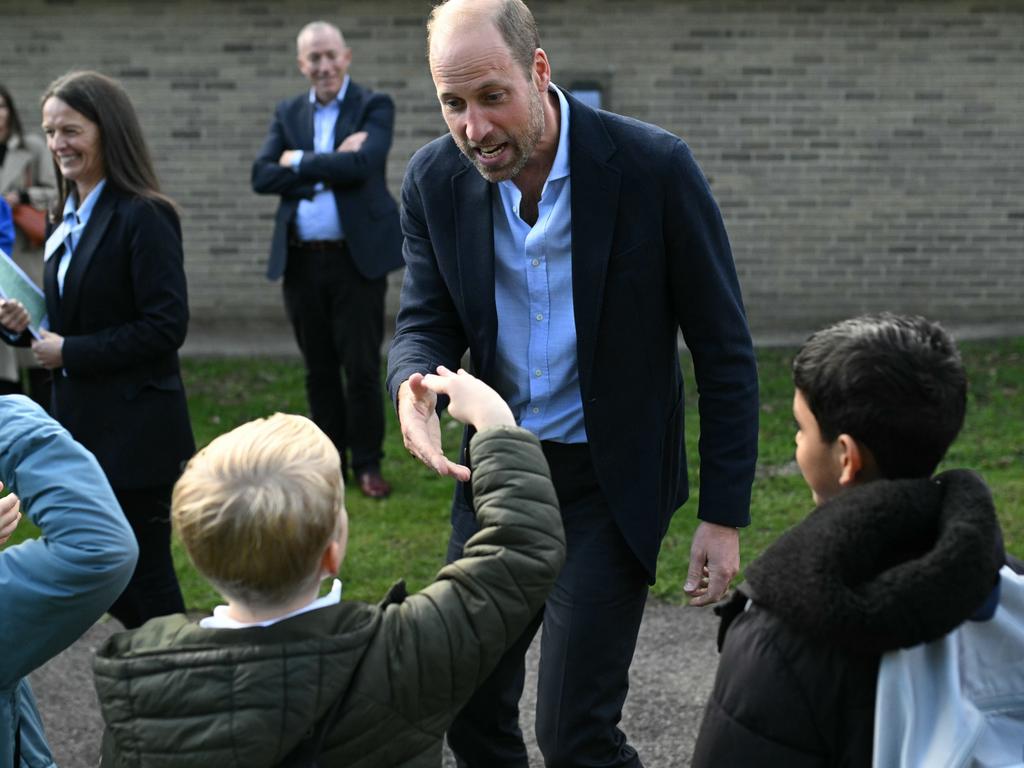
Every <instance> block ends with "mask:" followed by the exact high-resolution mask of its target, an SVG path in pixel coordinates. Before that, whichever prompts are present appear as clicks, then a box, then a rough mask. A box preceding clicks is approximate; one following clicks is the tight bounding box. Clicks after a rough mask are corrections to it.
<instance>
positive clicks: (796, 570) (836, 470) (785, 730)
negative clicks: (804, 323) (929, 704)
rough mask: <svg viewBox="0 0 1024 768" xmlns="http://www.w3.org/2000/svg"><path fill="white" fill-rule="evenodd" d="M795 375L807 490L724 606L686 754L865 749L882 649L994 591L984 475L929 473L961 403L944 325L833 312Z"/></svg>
mask: <svg viewBox="0 0 1024 768" xmlns="http://www.w3.org/2000/svg"><path fill="white" fill-rule="evenodd" d="M793 379H794V383H795V386H796V392H795V395H794V398H793V415H794V417H795V419H796V422H797V433H796V460H797V463H798V464H799V466H800V471H801V472H802V473H803V476H804V479H805V480H806V481H807V484H808V485H809V486H810V488H811V493H812V495H813V497H814V502H815V504H816V505H818V506H817V509H816V510H815V511H814V513H813V514H811V515H810V516H809V517H808V518H807V519H805V520H804V521H803V522H801V523H800V524H798V525H797V526H795V527H794V528H793V529H791V530H790V531H788V532H787V533H786V534H784V535H783V536H782V537H780V538H779V540H778V541H776V542H775V543H774V544H773V545H772V546H771V547H769V548H768V549H767V550H766V551H765V552H764V554H762V555H761V557H759V558H758V559H757V560H755V561H754V562H753V563H752V564H751V565H750V566H749V567H748V568H747V571H746V579H747V581H746V583H745V584H744V585H743V586H741V587H740V589H739V590H737V593H736V595H735V596H734V597H733V600H732V602H731V603H729V604H727V605H726V606H724V607H723V608H722V609H719V613H720V614H721V615H722V626H721V629H720V630H719V648H720V650H721V652H722V656H721V662H720V665H719V671H718V675H717V677H716V680H715V685H714V690H713V692H712V695H711V698H710V700H709V701H708V704H707V709H706V710H705V714H704V721H703V723H702V725H701V731H700V735H699V736H698V739H697V746H696V750H695V754H694V758H693V765H694V766H710V765H714V766H747V765H757V766H785V767H786V768H802V767H803V766H826V765H828V766H860V765H864V766H867V765H871V763H872V739H873V733H874V722H875V714H876V712H875V709H876V708H875V691H876V682H877V679H878V672H879V663H880V659H881V657H882V654H884V653H886V652H888V651H893V650H896V649H899V648H909V647H912V646H919V645H920V644H922V643H928V642H931V641H934V640H936V639H938V638H941V637H943V636H945V635H946V634H947V633H949V632H951V631H952V630H954V629H955V628H956V627H958V626H959V625H961V624H963V623H964V622H965V621H967V620H968V619H972V618H973V619H984V618H988V617H989V616H991V614H992V612H993V611H994V602H995V601H997V600H998V591H997V589H996V587H997V585H998V583H999V575H998V574H999V570H1000V567H1001V566H1002V565H1003V563H1004V560H1005V555H1004V552H1003V543H1002V537H1001V534H1000V530H999V525H998V522H997V520H996V515H995V510H994V508H993V505H992V499H991V496H990V495H989V492H988V489H987V488H986V486H985V484H984V483H983V482H982V481H981V479H980V478H979V477H978V476H977V475H975V474H973V473H971V472H968V471H964V470H954V471H950V472H944V473H942V474H940V475H938V476H936V477H934V478H932V477H931V475H932V473H933V472H934V471H935V468H936V466H937V465H938V463H939V461H940V460H941V459H942V457H943V456H944V455H945V453H946V449H947V448H948V447H949V445H950V444H951V443H952V442H953V440H954V438H955V437H956V435H957V433H958V432H959V431H960V428H961V426H962V424H963V419H964V413H965V409H966V401H967V378H966V375H965V372H964V369H963V365H962V363H961V361H960V356H959V354H958V352H957V349H956V346H955V345H954V343H953V341H952V339H951V338H950V337H949V336H948V334H946V332H945V331H943V330H942V328H940V327H939V326H938V325H936V324H934V323H931V322H929V321H927V320H925V319H923V318H920V317H902V316H896V315H890V314H883V315H877V316H869V317H859V318H856V319H852V320H846V321H844V322H840V323H837V324H835V325H833V326H831V327H828V328H826V329H824V330H821V331H819V332H818V333H816V334H814V335H813V336H811V338H810V339H809V340H808V341H807V342H806V343H805V344H804V346H803V348H802V349H801V350H800V352H799V353H798V354H797V356H796V359H795V360H794V361H793ZM994 592H995V601H993V600H992V597H993V593H994Z"/></svg>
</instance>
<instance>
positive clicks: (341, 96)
mask: <svg viewBox="0 0 1024 768" xmlns="http://www.w3.org/2000/svg"><path fill="white" fill-rule="evenodd" d="M348 83H349V76H348V75H345V79H344V80H342V81H341V88H339V89H338V95H337V96H335V97H334V101H335V102H336V103H337V104H339V105H340V104H341V102H343V101H344V100H345V94H346V93H347V92H348ZM309 103H310V104H312V105H313V106H314V107H319V108H320V109H323V108H324V107H329V106H331V104H321V103H320V102H319V101H317V100H316V88H312V87H311V88H310V89H309Z"/></svg>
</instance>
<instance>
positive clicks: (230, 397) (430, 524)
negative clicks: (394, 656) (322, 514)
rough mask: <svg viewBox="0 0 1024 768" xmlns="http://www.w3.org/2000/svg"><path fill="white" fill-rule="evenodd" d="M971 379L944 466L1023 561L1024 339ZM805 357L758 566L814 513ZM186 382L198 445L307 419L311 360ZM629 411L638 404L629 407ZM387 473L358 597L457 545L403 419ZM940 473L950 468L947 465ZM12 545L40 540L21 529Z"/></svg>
mask: <svg viewBox="0 0 1024 768" xmlns="http://www.w3.org/2000/svg"><path fill="white" fill-rule="evenodd" d="M961 350H962V352H963V355H964V360H965V363H966V366H967V371H968V376H969V379H970V404H969V407H968V415H967V423H966V425H965V427H964V431H963V433H962V434H961V436H960V438H959V439H958V440H957V442H956V443H955V444H954V445H953V447H952V449H951V450H950V452H949V455H948V456H947V459H946V461H945V462H944V463H943V467H942V468H950V467H970V468H973V469H975V470H977V471H979V472H980V473H981V474H982V475H983V476H984V477H985V479H986V480H987V481H988V483H989V484H990V486H991V487H992V490H993V494H994V496H995V500H996V505H997V508H998V509H999V515H1000V520H1001V522H1002V525H1003V531H1004V536H1005V539H1006V543H1007V548H1008V550H1009V551H1011V552H1013V553H1014V554H1015V555H1017V556H1018V557H1024V472H1022V463H1024V424H1022V423H1021V419H1022V415H1024V338H1018V339H1008V340H1002V341H994V342H969V343H964V344H962V345H961ZM793 352H794V350H792V349H763V350H761V351H760V352H759V354H758V363H759V368H760V378H761V434H760V449H759V451H760V452H759V456H760V465H759V470H758V477H757V480H756V481H755V483H754V489H753V504H752V510H751V514H752V518H753V524H752V525H751V526H750V528H748V529H744V531H743V532H742V533H741V536H740V540H741V548H742V561H743V562H744V563H749V562H750V561H751V560H752V559H753V558H754V557H756V556H757V554H758V553H759V552H761V551H762V550H763V549H764V548H765V547H766V546H767V545H768V544H769V543H771V542H772V541H773V540H774V539H775V538H776V537H777V536H778V535H779V534H780V533H782V532H783V531H784V530H785V529H786V528H788V527H790V526H791V525H793V524H794V523H796V522H798V521H799V520H800V519H801V518H802V517H803V516H804V515H806V514H807V512H808V511H809V510H810V508H811V500H810V493H809V491H808V490H807V488H806V486H805V485H804V483H803V480H802V479H801V477H800V474H799V471H798V470H797V469H796V466H795V464H794V463H793V432H794V428H793V419H792V414H791V411H790V404H791V400H792V396H793V389H792V383H791V379H790V374H789V365H790V361H791V360H792V356H793ZM183 369H184V370H183V375H184V378H185V385H186V388H187V390H188V393H189V405H190V408H191V414H192V420H193V426H194V428H195V434H196V441H197V443H198V444H199V445H205V444H206V443H207V442H209V441H210V440H211V439H213V438H214V437H215V436H216V435H218V434H220V433H222V432H225V431H227V430H228V429H231V428H232V427H234V426H236V425H238V424H241V423H242V422H244V421H247V420H249V419H252V418H255V417H257V416H265V415H267V414H269V413H273V412H274V411H286V412H294V413H305V411H306V401H305V393H304V391H303V375H302V368H301V364H299V363H298V362H297V361H279V360H271V359H248V360H240V359H223V360H186V361H184V362H183ZM684 370H686V373H687V393H688V395H689V397H688V398H687V413H686V420H687V425H688V426H689V427H690V429H689V430H688V433H687V438H688V440H687V443H688V454H689V456H690V457H691V462H692V464H693V465H694V466H693V467H692V472H693V475H692V476H691V478H690V482H691V486H692V487H693V488H694V489H695V492H694V495H693V497H692V498H691V500H690V502H689V503H687V505H686V506H685V507H683V509H682V510H681V511H680V512H678V513H677V514H676V516H675V518H674V520H673V523H672V526H671V528H670V529H669V532H668V535H667V536H666V538H665V542H664V546H663V547H662V551H661V557H660V560H659V573H658V583H657V584H656V585H655V586H654V588H653V593H654V594H655V595H657V596H658V597H660V598H663V599H667V600H671V601H680V600H681V599H682V598H683V595H682V589H681V588H682V582H683V579H684V577H685V575H686V565H687V559H688V556H689V544H690V537H691V535H692V533H693V529H694V527H695V525H696V521H695V519H694V515H695V510H696V508H697V505H696V502H697V498H696V489H697V480H696V456H697V452H696V440H697V429H696V427H697V425H698V423H699V422H698V417H697V411H696V397H695V396H694V394H695V391H696V390H695V386H694V384H693V378H692V375H691V374H690V371H689V360H688V359H687V358H685V357H684ZM623 407H628V405H627V404H625V403H624V404H623ZM443 432H444V436H445V446H446V447H447V448H448V449H449V453H452V452H454V451H455V450H456V449H457V447H458V444H459V437H460V427H459V425H457V424H455V423H453V422H450V421H445V422H443ZM385 454H386V455H385V459H384V466H383V469H384V473H385V476H386V477H387V478H388V479H389V480H390V481H391V483H392V486H393V488H394V492H393V493H392V495H391V497H390V498H389V499H387V500H384V501H370V500H367V499H364V498H363V497H362V496H361V495H360V494H359V493H358V492H357V491H356V492H354V493H351V494H349V496H348V498H347V505H348V511H349V516H350V518H351V538H350V545H349V554H348V557H347V558H346V560H345V564H344V565H343V566H342V578H343V580H344V582H345V595H346V597H347V598H349V599H360V600H369V601H375V600H378V599H379V598H380V597H381V596H382V595H383V593H384V592H385V590H386V589H387V587H388V586H390V584H391V583H392V582H393V581H394V580H395V579H397V578H399V577H403V578H405V579H406V580H407V582H408V584H409V587H410V589H412V590H415V589H418V588H420V587H422V586H423V585H424V584H426V583H427V582H429V581H430V580H431V579H433V577H434V575H435V574H436V572H437V570H438V568H439V567H440V565H441V564H442V562H443V559H444V552H445V546H446V543H447V539H448V505H449V502H450V498H451V491H452V485H451V482H450V481H449V480H446V479H441V478H438V477H436V476H434V475H433V474H432V473H431V472H430V471H428V470H427V469H426V468H424V467H423V466H422V465H420V464H419V463H418V462H417V461H415V460H413V459H412V458H411V457H410V456H409V455H408V453H407V452H406V450H405V448H404V447H403V446H402V441H401V436H400V434H399V432H398V427H397V423H396V421H395V419H394V414H393V412H391V411H390V409H389V411H388V426H387V438H386V444H385ZM940 469H941V468H940ZM19 528H20V530H19V531H18V532H17V533H16V534H15V537H14V539H13V540H12V542H13V541H16V540H20V539H21V538H24V537H26V536H31V535H34V531H33V530H32V529H31V526H28V525H25V524H22V525H21V526H20V527H19ZM175 562H176V564H177V568H178V576H179V578H180V580H181V585H182V589H183V591H184V593H185V601H186V603H187V604H188V606H189V608H191V609H197V610H204V609H208V608H209V607H210V606H212V605H214V604H215V603H217V602H219V599H218V597H217V595H216V594H215V593H214V592H213V591H212V590H211V589H210V588H209V587H208V586H206V585H205V583H204V582H203V581H202V579H200V578H199V577H198V576H197V575H196V573H195V571H194V570H193V569H192V567H191V566H190V564H189V563H188V559H187V557H186V556H185V554H184V551H183V550H182V549H181V547H180V545H179V544H178V543H177V542H175Z"/></svg>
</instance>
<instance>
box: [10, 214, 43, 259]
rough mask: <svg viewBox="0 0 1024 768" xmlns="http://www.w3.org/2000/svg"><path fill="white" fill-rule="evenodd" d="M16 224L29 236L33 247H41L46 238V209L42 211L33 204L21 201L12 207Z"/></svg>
mask: <svg viewBox="0 0 1024 768" xmlns="http://www.w3.org/2000/svg"><path fill="white" fill-rule="evenodd" d="M11 213H12V214H14V224H15V226H17V227H18V229H20V230H21V231H22V232H24V233H25V237H27V238H28V241H29V243H30V244H31V245H32V247H33V248H39V247H40V246H42V244H43V243H44V242H45V240H46V211H40V210H39V209H38V208H33V207H32V206H31V205H25V204H24V203H19V204H18V205H16V206H14V207H13V208H12V209H11Z"/></svg>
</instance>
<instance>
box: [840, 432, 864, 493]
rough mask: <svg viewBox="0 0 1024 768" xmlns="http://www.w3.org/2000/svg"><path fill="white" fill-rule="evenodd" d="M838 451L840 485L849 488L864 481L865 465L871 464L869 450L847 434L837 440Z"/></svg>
mask: <svg viewBox="0 0 1024 768" xmlns="http://www.w3.org/2000/svg"><path fill="white" fill-rule="evenodd" d="M836 451H837V452H838V456H837V458H838V461H839V467H840V471H839V485H840V486H841V487H843V488H849V487H850V486H851V485H856V484H857V483H858V482H860V481H862V480H863V479H864V478H863V477H862V471H863V470H864V468H865V464H866V463H867V462H870V460H871V459H870V456H868V455H867V454H866V451H867V449H866V448H864V446H862V445H861V444H860V443H858V442H857V441H856V440H855V439H854V438H852V437H850V435H847V434H846V433H843V434H841V435H840V436H839V437H838V438H837V439H836Z"/></svg>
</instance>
